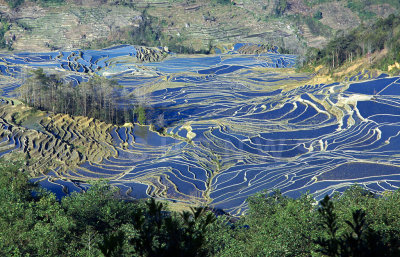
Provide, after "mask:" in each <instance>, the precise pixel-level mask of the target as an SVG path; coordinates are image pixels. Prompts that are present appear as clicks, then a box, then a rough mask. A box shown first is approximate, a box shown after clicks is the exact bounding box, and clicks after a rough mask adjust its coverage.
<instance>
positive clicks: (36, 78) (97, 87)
mask: <svg viewBox="0 0 400 257" xmlns="http://www.w3.org/2000/svg"><path fill="white" fill-rule="evenodd" d="M19 98H20V100H22V101H23V102H25V103H26V104H27V105H29V106H31V107H34V108H36V109H39V110H44V111H51V112H53V113H65V114H70V115H75V116H87V117H91V118H95V119H99V120H101V121H104V122H107V123H113V124H124V123H126V122H135V121H137V122H139V123H141V124H144V123H145V122H146V110H145V107H144V106H143V105H142V106H139V105H137V104H136V105H135V101H134V99H133V98H132V97H130V96H129V95H128V94H126V92H124V90H123V89H122V88H121V87H120V86H118V84H117V83H116V82H115V81H112V80H108V79H106V78H103V77H100V76H94V77H93V78H91V79H90V80H89V81H88V82H83V83H80V84H79V85H76V86H74V85H73V84H72V83H66V82H64V81H63V80H62V79H60V78H58V77H57V76H55V75H46V74H45V73H44V72H43V69H37V70H34V71H33V76H31V77H30V78H28V79H27V81H26V82H25V83H24V84H23V85H22V86H21V87H20V88H19Z"/></svg>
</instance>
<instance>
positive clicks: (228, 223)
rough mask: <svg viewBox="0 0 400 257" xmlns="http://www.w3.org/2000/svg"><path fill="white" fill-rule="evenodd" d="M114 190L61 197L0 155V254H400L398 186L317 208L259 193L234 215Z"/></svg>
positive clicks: (303, 200)
mask: <svg viewBox="0 0 400 257" xmlns="http://www.w3.org/2000/svg"><path fill="white" fill-rule="evenodd" d="M117 196H118V194H117V191H116V190H115V189H113V188H111V187H110V186H108V185H107V184H106V183H102V182H101V183H95V184H94V185H93V186H92V187H91V188H90V189H88V190H87V191H86V192H84V193H73V194H71V195H70V196H67V197H64V198H63V199H62V200H61V201H58V200H56V198H55V196H54V195H53V194H51V193H48V192H46V191H44V190H43V189H41V188H40V187H37V186H35V185H33V184H31V183H29V179H28V176H27V175H26V173H25V172H24V168H23V164H22V163H20V162H18V161H5V160H4V159H3V160H0V255H2V256H185V257H186V256H227V257H228V256H229V257H232V256H277V257H282V256H295V257H298V256H400V191H396V192H390V193H389V192H387V193H385V194H384V195H383V196H382V197H377V196H375V195H374V194H372V193H370V192H368V191H365V190H363V189H362V188H360V187H357V186H355V187H351V188H350V189H348V190H347V191H345V192H344V194H343V195H342V196H341V197H338V196H335V197H333V198H332V199H330V198H329V197H325V199H324V200H322V201H321V202H320V204H319V205H315V202H314V199H313V198H312V197H311V196H310V195H303V196H301V197H300V198H298V199H293V198H289V197H286V196H283V195H282V194H281V193H279V192H273V193H269V194H268V193H259V194H257V195H255V196H252V197H250V198H249V199H248V203H249V210H248V213H247V215H245V216H243V217H241V218H240V219H236V220H235V219H233V218H232V217H229V216H227V215H222V216H219V217H218V218H215V215H214V214H212V213H211V212H210V211H209V210H207V209H206V208H193V209H192V210H191V211H183V212H180V213H178V212H171V211H168V209H167V208H166V206H165V205H164V204H162V203H160V202H157V201H154V200H148V201H140V200H138V201H123V200H119V199H118V197H117Z"/></svg>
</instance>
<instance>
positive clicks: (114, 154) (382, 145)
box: [1, 46, 400, 214]
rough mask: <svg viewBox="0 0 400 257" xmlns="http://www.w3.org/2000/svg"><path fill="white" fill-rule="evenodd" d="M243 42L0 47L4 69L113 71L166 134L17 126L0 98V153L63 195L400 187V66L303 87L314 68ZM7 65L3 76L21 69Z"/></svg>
mask: <svg viewBox="0 0 400 257" xmlns="http://www.w3.org/2000/svg"><path fill="white" fill-rule="evenodd" d="M241 47H243V46H236V48H235V46H234V47H233V48H232V49H227V51H224V52H226V53H224V54H217V55H211V56H176V55H170V56H169V57H167V58H166V59H165V60H163V61H160V62H143V61H141V60H139V58H137V49H138V48H135V47H132V46H122V47H116V48H112V49H106V50H99V51H73V52H68V53H49V54H26V55H25V56H24V57H21V56H18V55H14V56H3V57H2V59H3V61H4V66H5V67H6V68H7V69H8V70H10V68H9V67H21V66H26V67H29V66H31V67H45V68H46V69H45V70H47V71H48V72H51V71H52V70H54V69H58V70H59V72H60V73H61V74H63V75H64V77H65V78H66V79H67V80H68V79H70V78H71V77H74V78H75V79H76V83H79V81H82V80H85V79H87V78H88V77H89V76H90V75H91V74H93V73H97V74H99V75H103V76H106V77H109V78H113V79H116V80H118V82H119V84H121V85H122V86H123V87H124V89H125V90H127V92H131V93H132V94H134V95H135V96H136V97H138V98H141V101H142V103H145V104H147V105H150V106H152V107H153V108H154V109H155V111H154V112H155V114H154V115H155V116H157V115H161V116H162V119H161V120H162V122H160V124H161V123H162V124H161V125H160V124H158V125H159V126H163V127H164V133H163V134H160V133H156V132H153V131H151V130H149V128H148V127H147V126H139V125H134V126H129V125H128V124H127V126H121V127H117V126H112V125H108V124H104V123H100V122H97V121H93V120H91V119H87V118H83V117H69V116H67V115H62V114H58V115H49V116H48V117H45V116H43V117H40V118H38V119H37V120H33V121H32V120H31V121H30V122H29V119H26V120H25V121H24V122H20V123H18V125H17V123H16V122H18V120H15V118H14V120H13V118H12V117H13V115H12V114H11V113H9V110H11V109H10V108H9V105H10V104H9V103H4V104H3V107H2V108H3V109H2V110H3V112H2V115H1V117H2V122H3V126H2V132H1V133H2V134H1V135H2V138H3V141H2V148H1V149H2V150H1V152H2V154H7V153H8V152H10V151H13V150H20V151H24V152H28V153H29V154H30V155H31V157H32V170H33V171H40V172H42V173H43V175H41V176H39V177H37V179H36V180H40V181H41V182H40V183H42V184H43V185H44V186H46V187H48V188H50V189H51V190H53V191H55V192H56V193H57V194H58V195H60V196H61V195H63V194H64V193H66V192H71V191H75V190H80V188H85V186H86V185H85V182H87V181H89V180H93V179H107V180H109V181H110V183H111V184H113V185H117V186H119V187H120V188H121V195H125V196H127V197H130V196H133V197H146V196H153V197H157V198H163V199H169V200H173V201H184V202H187V203H192V204H210V205H214V206H216V207H218V208H223V209H225V210H227V211H229V212H230V213H232V214H239V213H241V212H243V211H244V210H245V209H246V203H245V200H246V198H247V197H248V196H250V195H252V194H254V193H256V192H258V191H261V190H264V189H266V190H270V189H273V188H279V189H281V190H282V191H283V192H284V193H286V194H290V195H292V196H297V195H299V194H300V193H302V192H306V191H310V193H313V194H314V195H315V196H316V197H317V198H319V197H321V196H322V195H324V194H326V193H328V194H332V193H334V192H340V191H342V190H344V189H345V188H346V187H348V186H349V185H350V184H352V183H355V182H357V183H360V184H362V185H364V186H365V187H368V188H369V189H370V190H372V191H375V192H382V191H384V190H393V189H397V188H398V187H399V185H400V166H399V165H400V163H399V161H400V159H399V156H400V155H399V151H400V148H399V147H398V143H399V142H398V141H399V140H400V137H399V135H400V115H399V113H400V112H399V107H400V90H399V89H400V88H399V87H400V79H399V78H398V77H393V78H387V77H384V76H382V77H379V78H372V77H371V74H370V73H368V72H366V73H364V74H358V75H357V76H355V77H352V78H350V79H348V80H347V81H346V82H343V83H335V84H330V85H324V84H319V85H304V86H299V84H305V81H307V80H308V79H309V77H308V76H307V75H305V74H297V73H295V72H294V71H293V70H291V69H288V68H290V67H293V66H294V65H295V59H296V57H295V56H292V55H281V54H279V53H276V52H273V51H272V52H269V53H266V52H263V53H259V54H255V55H251V54H239V53H238V52H239V51H238V50H239V49H240V48H241ZM245 47H246V49H249V47H248V46H245ZM242 50H243V48H242ZM154 51H160V53H161V52H162V51H163V50H162V49H159V50H154ZM35 56H40V57H38V58H37V59H32V58H33V57H35ZM44 56H48V57H44ZM161 56H163V58H164V57H165V55H164V54H161ZM20 58H22V59H20ZM16 60H21V62H24V63H23V64H22V65H21V64H19V63H16ZM32 60H36V62H34V61H32ZM280 68H283V69H280ZM7 69H6V71H7ZM12 70H15V69H12ZM7 72H8V71H7ZM7 72H5V73H3V75H4V76H3V79H6V78H7V77H10V76H13V77H15V78H16V80H15V81H17V82H18V81H19V80H23V78H20V77H21V76H20V74H21V73H18V72H15V74H11V72H8V74H7ZM362 78H364V79H365V78H369V79H371V80H367V81H363V82H358V81H357V79H362ZM17 82H16V83H17ZM6 94H9V95H10V94H12V92H9V91H7V92H5V95H6ZM5 101H6V102H7V101H10V100H5ZM4 106H5V107H4ZM13 108H16V107H13ZM18 108H22V107H18ZM20 119H22V118H20ZM22 120H23V119H22ZM32 124H36V125H32ZM35 137H36V138H37V139H34V138H35ZM50 138H51V139H50ZM46 140H47V141H46ZM34 142H35V143H34ZM35 146H36V147H35ZM73 156H76V157H73ZM35 160H36V162H35ZM45 160H47V161H45ZM34 165H36V166H34ZM40 167H43V169H40ZM44 167H48V168H49V169H50V172H48V173H46V171H45V169H44Z"/></svg>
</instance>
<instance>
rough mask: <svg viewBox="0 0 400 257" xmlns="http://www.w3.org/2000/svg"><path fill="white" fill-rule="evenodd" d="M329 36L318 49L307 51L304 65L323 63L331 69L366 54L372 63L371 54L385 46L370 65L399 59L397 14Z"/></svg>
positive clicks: (382, 66) (399, 31)
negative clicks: (330, 38)
mask: <svg viewBox="0 0 400 257" xmlns="http://www.w3.org/2000/svg"><path fill="white" fill-rule="evenodd" d="M341 34H342V33H339V36H337V37H336V38H334V39H333V40H331V41H330V42H329V43H328V45H327V46H326V47H325V48H324V49H322V50H318V49H311V50H310V51H309V52H308V54H307V64H306V65H308V66H317V65H321V64H322V65H324V66H326V67H329V68H330V69H331V70H332V69H335V68H338V67H340V66H341V65H343V64H345V63H349V62H350V63H351V62H353V61H354V60H356V59H357V58H359V57H364V56H367V57H369V61H370V62H371V63H372V58H371V56H372V54H374V53H377V52H379V51H381V50H383V49H386V50H387V54H386V56H385V57H384V58H382V59H380V60H379V61H378V62H375V63H374V67H376V68H380V69H382V70H386V69H387V66H388V65H392V64H393V63H394V62H395V61H397V62H400V55H399V52H400V17H399V16H396V15H393V14H392V15H390V16H389V17H388V18H386V19H379V20H378V21H377V22H376V23H374V24H372V25H366V24H363V25H361V26H360V27H358V28H357V29H355V30H353V31H351V32H350V33H348V34H346V35H341Z"/></svg>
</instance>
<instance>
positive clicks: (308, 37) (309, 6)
mask: <svg viewBox="0 0 400 257" xmlns="http://www.w3.org/2000/svg"><path fill="white" fill-rule="evenodd" d="M16 3H18V4H16ZM15 5H16V6H15ZM360 6H361V7H362V8H360ZM12 7H13V8H12ZM399 8H400V5H399V3H398V2H396V1H381V0H374V1H368V2H366V1H364V0H356V1H349V0H343V1H337V2H333V3H330V2H327V1H324V0H318V1H316V0H313V1H305V0H256V1H249V0H235V1H226V0H207V1H200V0H191V1H189V0H185V1H183V0H175V1H161V0H141V1H132V0H131V1H129V0H127V1H117V0H112V1H101V2H97V1H92V0H79V1H78V0H76V1H65V2H63V1H62V0H61V2H60V1H55V0H53V1H46V0H41V1H38V2H31V1H25V2H23V1H13V0H6V1H4V0H2V1H0V15H1V17H2V20H4V21H7V22H8V23H9V24H10V26H9V29H8V31H7V32H6V33H5V35H4V37H5V39H6V42H7V46H9V49H14V50H17V51H27V50H29V51H48V50H51V49H73V48H82V47H105V46H108V45H112V44H114V43H129V44H138V43H137V41H138V40H137V39H138V38H139V39H140V41H141V42H139V43H145V44H147V45H166V46H170V47H174V46H179V47H176V49H174V50H176V51H180V52H190V51H201V50H202V51H207V50H209V47H210V45H218V44H219V43H235V42H249V43H266V42H268V43H270V44H274V45H278V46H280V47H283V48H285V49H288V50H289V51H290V52H294V53H300V54H302V53H304V51H305V48H306V46H314V47H318V48H321V47H322V46H323V45H325V44H326V43H327V41H328V39H329V38H331V37H332V35H333V34H334V33H335V32H336V31H339V30H344V31H349V30H350V29H352V28H355V27H357V26H358V25H359V24H361V22H367V23H368V22H370V21H373V20H376V18H379V17H387V16H388V15H389V14H391V13H396V12H398V10H399Z"/></svg>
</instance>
